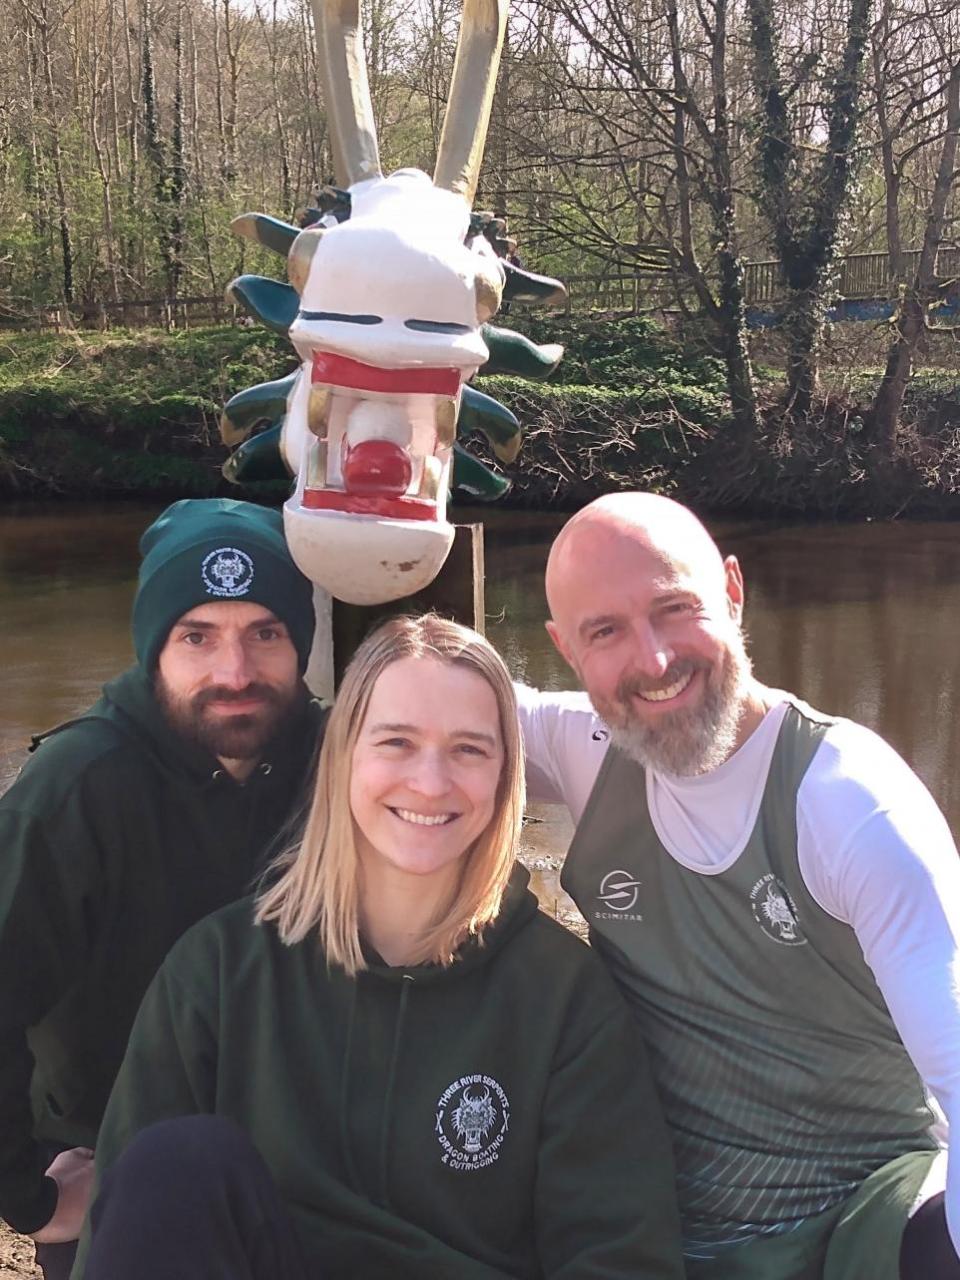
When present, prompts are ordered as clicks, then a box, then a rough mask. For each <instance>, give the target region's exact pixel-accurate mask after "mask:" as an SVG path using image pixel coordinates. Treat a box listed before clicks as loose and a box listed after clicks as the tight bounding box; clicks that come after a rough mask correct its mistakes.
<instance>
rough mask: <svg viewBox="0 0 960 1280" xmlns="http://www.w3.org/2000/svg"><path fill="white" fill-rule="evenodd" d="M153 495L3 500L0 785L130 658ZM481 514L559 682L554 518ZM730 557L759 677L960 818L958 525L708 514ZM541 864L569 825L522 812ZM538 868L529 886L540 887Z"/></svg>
mask: <svg viewBox="0 0 960 1280" xmlns="http://www.w3.org/2000/svg"><path fill="white" fill-rule="evenodd" d="M162 505H163V504H159V503H158V504H147V503H130V504H116V503H114V504H110V505H91V504H86V505H82V506H81V505H76V506H74V505H69V504H66V503H56V504H54V503H46V504H23V505H12V506H8V507H7V508H6V510H5V511H4V512H3V514H0V670H2V673H3V675H2V699H0V788H2V787H3V785H4V783H5V782H7V781H9V780H10V779H11V778H12V777H13V776H14V774H15V772H16V770H17V768H18V767H19V764H20V762H21V761H22V759H23V755H24V751H25V748H26V746H27V744H28V742H29V737H30V734H31V733H35V732H37V731H39V730H42V729H44V728H48V727H50V726H52V725H54V724H57V723H58V722H59V721H62V720H64V719H67V718H69V717H70V716H71V715H74V714H76V713H77V712H78V711H80V710H82V709H83V708H84V707H85V706H87V705H88V704H89V703H90V702H91V701H92V700H93V699H94V698H95V697H96V695H97V692H98V690H99V687H100V685H101V684H102V683H103V682H104V681H105V680H107V679H109V678H110V677H111V676H112V675H114V674H115V673H116V672H118V671H120V670H121V669H122V668H123V667H124V666H125V665H127V664H128V663H129V661H130V659H131V648H130V639H129V627H128V622H129V614H130V604H131V600H132V596H133V587H134V581H135V577H136V569H137V558H138V557H137V539H138V537H139V534H140V532H141V531H142V529H143V528H144V527H145V526H146V524H147V523H148V522H149V521H150V520H151V519H152V518H153V517H154V516H155V515H156V514H157V513H158V512H159V511H160V510H161V508H162ZM456 515H457V519H459V520H471V519H482V520H483V521H484V523H485V526H486V573H487V581H486V611H487V619H488V621H487V632H488V635H489V636H490V638H491V639H492V640H493V642H494V643H495V644H496V645H498V647H499V648H500V650H501V652H502V653H503V654H504V656H505V657H506V659H507V661H508V663H509V665H510V667H511V669H512V670H513V672H514V674H515V675H516V676H518V677H520V678H522V679H525V680H527V681H528V682H529V683H532V684H539V685H541V686H543V687H547V688H553V689H557V688H567V687H570V686H571V677H570V673H569V672H568V671H567V669H566V668H565V667H564V665H563V663H562V662H561V660H560V659H559V657H558V656H557V655H556V654H555V652H554V651H553V648H552V646H551V645H550V642H549V640H548V638H547V635H546V632H545V631H544V628H543V618H544V611H545V603H544V597H543V567H544V563H545V560H546V554H547V549H548V547H549V545H550V541H551V539H552V537H553V535H554V533H555V532H556V530H557V528H558V527H559V525H560V524H561V523H562V518H561V517H555V516H546V515H531V514H523V513H512V512H504V511H496V510H494V511H490V510H485V511H483V512H470V511H466V512H465V511H464V510H463V509H462V508H460V509H458V510H457V513H456ZM713 532H714V533H715V535H716V536H717V538H718V541H719V543H720V546H721V549H722V550H723V551H724V553H727V552H734V553H735V554H736V555H738V556H739V557H740V561H741V564H742V566H743V569H744V574H745V577H746V582H747V629H748V632H749V635H750V647H751V652H752V654H753V657H754V662H755V666H756V670H757V673H758V675H759V676H760V678H761V679H762V680H763V681H765V682H766V683H767V684H772V685H777V686H780V687H783V688H787V689H790V690H792V691H794V692H795V693H798V694H800V695H801V696H802V697H803V698H805V699H806V700H807V701H809V702H811V703H812V704H813V705H814V706H816V707H819V708H820V709H821V710H824V711H829V712H831V713H835V714H839V715H846V716H850V717H852V718H854V719H856V720H859V721H861V722H862V723H864V724H867V725H869V726H870V727H871V728H874V729H876V730H877V731H878V732H879V733H881V734H883V735H884V737H886V738H887V739H888V740H889V741H890V742H892V743H893V744H894V746H895V747H896V748H897V749H898V750H899V751H900V752H901V754H902V755H904V756H905V757H906V759H907V760H908V761H909V762H910V763H911V764H912V765H913V767H914V768H915V769H916V770H917V772H918V773H919V774H920V776H921V777H922V778H923V779H924V781H925V782H926V784H927V785H928V786H929V787H930V789H931V791H932V792H933V794H934V796H935V797H936V799H937V800H938V802H939V803H940V805H941V806H942V807H943V809H944V810H945V811H946V814H947V816H948V818H949V820H950V822H951V825H952V826H953V829H954V831H955V832H957V831H958V830H960V782H958V776H957V775H958V764H960V643H958V620H960V524H956V525H954V524H912V523H911V524H906V523H904V524H863V525H800V526H798V525H774V524H756V523H742V524H736V525H723V524H719V525H714V526H713ZM532 813H533V816H534V818H535V821H534V822H533V823H531V824H530V825H529V826H528V828H527V836H528V846H529V848H530V851H531V852H532V853H533V854H534V855H535V856H539V857H540V858H541V859H542V861H543V862H544V863H550V862H553V861H554V860H555V859H556V858H557V856H558V855H560V854H561V853H562V851H563V850H564V849H565V847H566V843H567V840H568V838H569V824H568V823H567V822H566V819H565V817H564V815H563V813H562V811H560V810H558V809H556V808H555V807H549V808H537V809H534V810H533V811H532ZM554 884H555V880H554V877H552V876H550V875H549V874H548V875H547V877H546V880H545V882H544V883H543V884H542V885H541V886H540V887H541V890H542V892H543V893H544V894H545V895H546V896H547V897H549V894H550V893H551V892H552V891H553V888H552V886H553V885H554Z"/></svg>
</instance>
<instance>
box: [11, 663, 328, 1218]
mask: <svg viewBox="0 0 960 1280" xmlns="http://www.w3.org/2000/svg"><path fill="white" fill-rule="evenodd" d="M318 725H319V714H318V709H317V708H316V706H315V705H314V704H309V705H308V706H306V707H305V708H304V710H303V712H302V714H300V715H298V717H297V719H296V722H295V724H294V725H293V726H291V727H290V728H289V729H288V730H287V731H286V732H285V734H284V735H283V737H282V740H278V742H277V743H276V744H275V747H276V749H275V750H271V751H269V752H268V753H267V754H266V755H265V757H264V760H263V761H262V762H261V763H260V764H259V765H258V767H257V769H256V770H255V771H254V773H253V774H252V775H251V777H250V778H249V779H248V780H247V781H246V782H245V783H244V784H243V785H240V784H238V783H237V782H235V781H234V780H233V779H232V778H231V777H230V775H229V774H227V773H225V771H224V770H223V769H222V768H220V767H219V765H218V762H217V761H216V759H215V758H214V757H213V756H211V755H209V754H208V753H207V752H205V751H203V750H202V749H200V748H199V747H197V746H195V745H193V744H189V743H186V742H185V741H184V740H183V739H182V738H180V737H179V736H178V735H177V734H176V733H174V732H173V731H172V730H171V729H170V728H169V727H168V725H167V723H166V721H165V720H164V719H163V716H162V714H161V711H160V708H159V706H158V704H157V702H156V700H155V698H154V696H153V691H152V687H151V684H150V682H149V680H148V679H147V677H146V676H144V675H143V673H142V672H141V671H140V669H139V668H134V669H133V670H132V671H129V672H127V673H125V674H124V675H122V676H120V677H119V678H118V679H116V680H114V681H113V682H111V683H110V684H108V685H107V686H106V687H105V689H104V692H103V697H102V698H101V699H100V701H99V702H98V703H97V704H96V705H95V706H94V707H93V708H92V709H91V710H90V711H89V712H87V713H86V714H85V715H84V716H82V717H80V718H79V719H78V720H75V721H71V722H70V723H69V724H67V725H64V726H61V727H60V728H59V729H56V730H54V731H53V732H52V733H51V734H49V735H44V737H43V739H42V740H41V742H40V744H39V747H38V749H37V750H36V751H35V753H34V755H33V756H32V758H31V759H30V760H29V762H28V763H27V765H26V766H25V767H24V769H23V771H22V773H21V775H20V777H19V778H18V780H17V781H16V782H15V783H14V784H13V786H12V787H11V788H10V790H9V791H8V792H7V793H6V795H5V796H3V797H2V798H0V1216H2V1217H4V1218H6V1220H7V1221H8V1222H9V1223H10V1225H11V1226H13V1227H14V1228H16V1229H18V1230H20V1231H25V1232H30V1231H35V1230H37V1229H38V1228H39V1227H40V1226H42V1225H43V1224H44V1223H45V1222H46V1221H47V1219H48V1218H49V1217H50V1215H51V1213H52V1212H53V1208H54V1204H55V1200H56V1188H55V1186H54V1184H53V1183H52V1182H51V1181H50V1180H49V1179H44V1178H43V1169H44V1168H45V1165H46V1155H45V1151H44V1147H43V1146H42V1145H41V1143H42V1142H54V1143H58V1144H61V1145H71V1146H72V1145H87V1146H93V1145H94V1141H95V1139H96V1134H97V1128H98V1126H99V1123H100V1119H101V1117H102V1114H103V1108H104V1106H105V1105H106V1100H107V1096H108V1094H109V1092H110V1088H111V1086H112V1084H113V1080H114V1077H115V1075H116V1072H117V1069H118V1067H119V1065H120V1062H121V1059H122V1057H123V1052H124V1049H125V1047H126V1042H127V1035H128V1033H129V1030H130V1026H131V1024H132V1022H133V1018H134V1015H135V1013H136V1011H137V1006H138V1005H139V1003H140V999H141V997H142V995H143V993H144V991H145V990H146V988H147V986H148V984H149V982H150V980H151V979H152V977H153V975H154V974H155V973H156V971H157V968H158V967H159V965H160V962H161V961H162V960H163V957H164V956H165V955H166V953H167V951H168V950H169V948H170V947H171V945H172V944H173V943H174V942H175V941H176V939H177V938H179V937H180V935H181V934H182V933H183V932H184V931H185V930H186V929H187V928H189V926H190V925H192V924H194V923H195V922H196V921H197V920H199V919H200V918H201V917H202V916H204V915H206V914H208V913H209V912H210V911H213V910H216V909H217V908H218V907H222V906H223V905H224V904H225V903H227V902H232V901H233V900H235V899H236V898H238V897H240V896H242V895H243V894H245V893H248V892H249V891H250V888H251V884H252V880H253V878H254V876H255V875H256V873H257V872H258V870H259V869H260V868H261V867H262V866H263V864H264V861H265V858H266V855H267V853H268V851H269V850H270V848H271V846H272V845H273V843H274V841H275V839H276V837H277V836H278V833H279V832H280V831H281V829H282V828H283V827H284V825H285V823H286V821H287V819H288V818H289V817H290V815H291V811H292V810H294V809H296V808H298V807H299V804H300V802H301V799H302V794H303V785H304V780H305V777H306V775H307V773H308V771H309V769H310V765H311V761H312V759H313V755H314V751H315V746H316V739H317V734H318ZM28 1029H29V1030H28ZM31 1092H32V1095H33V1105H32V1107H31Z"/></svg>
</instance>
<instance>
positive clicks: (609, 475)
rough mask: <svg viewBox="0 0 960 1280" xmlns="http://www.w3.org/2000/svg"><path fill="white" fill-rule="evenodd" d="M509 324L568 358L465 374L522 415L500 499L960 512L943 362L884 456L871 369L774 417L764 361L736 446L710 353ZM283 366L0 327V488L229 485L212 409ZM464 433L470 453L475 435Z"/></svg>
mask: <svg viewBox="0 0 960 1280" xmlns="http://www.w3.org/2000/svg"><path fill="white" fill-rule="evenodd" d="M522 328H523V329H524V331H525V332H527V333H528V334H529V335H530V336H531V337H533V338H535V339H537V340H540V341H547V340H550V341H561V342H564V343H565V344H566V347H567V354H566V356H565V358H564V361H563V363H562V364H561V366H560V368H559V370H558V371H557V373H556V374H555V375H554V377H553V378H552V379H551V380H550V382H549V383H546V384H532V383H528V382H523V381H521V380H519V379H515V378H505V377H498V378H485V379H483V380H482V382H481V384H480V385H481V386H482V387H483V389H484V390H486V391H487V392H488V393H490V394H491V395H494V396H496V397H497V398H498V399H500V400H502V401H504V403H506V404H508V405H509V406H510V407H511V408H512V409H513V410H514V412H515V413H517V415H518V416H519V418H520V419H521V421H522V423H523V424H524V428H525V433H526V435H525V441H524V447H523V450H522V451H521V454H520V457H519V459H518V461H517V464H516V466H515V467H513V468H511V469H510V470H511V476H512V478H513V480H514V490H513V493H512V494H511V496H510V498H509V499H508V502H509V504H510V505H515V506H524V507H530V508H538V509H544V508H551V507H554V508H572V507H576V506H579V505H581V504H582V503H583V502H585V501H588V500H589V499H591V498H593V497H596V496H597V495H598V494H600V493H604V492H609V491H611V490H614V489H621V488H627V487H647V488H653V489H657V490H659V491H660V492H663V493H669V494H672V495H674V496H677V497H681V498H684V499H687V500H691V501H696V502H697V503H698V504H699V505H700V506H702V507H704V508H706V509H709V510H713V511H737V512H744V513H746V512H749V513H753V514H774V513H785V512H789V513H791V514H807V515H829V516H865V515H873V516H891V515H896V514H901V513H904V512H908V513H911V514H923V515H934V514H939V515H954V514H960V385H958V379H957V378H955V377H953V376H952V375H947V374H944V373H943V372H940V373H934V374H930V375H923V374H921V375H919V376H918V377H917V378H915V380H914V382H913V384H912V386H911V393H910V400H909V402H908V419H909V420H908V421H907V423H906V425H905V427H904V430H903V431H902V433H901V437H900V440H899V444H898V449H897V452H896V454H895V455H894V456H893V457H885V456H884V455H882V454H881V453H880V452H879V451H878V450H876V449H875V448H874V447H873V446H872V445H871V443H870V442H869V440H868V439H867V438H866V433H865V432H864V430H863V427H862V418H861V413H860V410H859V409H858V402H859V403H863V404H866V403H868V401H869V397H870V394H871V391H872V389H873V386H874V385H875V380H876V378H877V377H878V376H879V371H871V370H861V371H860V372H859V374H858V379H857V383H856V387H855V389H854V390H853V391H852V392H848V393H847V394H846V395H845V396H844V397H843V398H840V397H835V398H833V399H830V400H828V401H827V402H826V403H825V404H824V406H823V411H822V413H821V415H820V416H818V417H817V419H816V420H815V421H811V422H810V423H808V424H807V425H806V426H805V427H803V428H802V429H798V428H797V427H796V426H795V424H794V425H791V426H790V427H789V430H788V427H787V425H786V424H785V423H784V422H783V420H782V419H781V418H780V416H779V415H778V413H777V411H776V408H775V404H774V393H775V390H776V389H777V386H778V384H777V382H776V375H771V376H770V381H769V383H768V384H767V385H768V387H769V394H768V399H769V404H768V406H767V408H766V411H765V415H764V416H765V428H764V432H763V433H762V435H761V437H760V438H759V439H757V440H752V441H748V442H740V443H737V442H736V441H735V439H734V436H733V433H732V431H731V428H730V422H729V417H728V404H727V398H726V391H725V385H724V379H723V372H722V368H721V366H720V364H719V362H718V361H717V360H715V359H712V358H710V357H705V356H702V355H691V354H690V353H689V352H688V351H684V349H683V348H682V347H681V346H680V344H679V343H677V342H676V341H674V340H673V339H671V338H670V337H669V336H668V335H667V334H665V333H664V332H663V330H662V329H660V328H658V327H657V326H656V325H654V324H653V323H652V322H651V321H649V320H645V319H636V318H634V319H625V320H614V319H590V320H584V319H583V318H578V317H562V318H548V319H533V318H530V319H528V318H525V319H524V321H523V324H522ZM292 365H293V357H292V355H291V352H290V348H289V346H288V344H287V343H286V342H284V341H283V340H281V339H279V338H275V337H273V336H272V335H271V334H269V333H265V332H263V331H262V330H254V329H243V328H238V327H226V326H225V327H220V328H208V329H193V330H187V331H180V332H175V333H166V332H158V331H134V332H126V331H115V332H112V333H108V334H95V335H91V334H59V335H52V334H43V335H37V334H18V335H12V336H9V337H7V338H6V339H5V340H3V341H2V342H0V492H3V493H5V494H6V495H11V494H21V495H27V494H30V495H42V494H51V495H53V494H63V495H70V496H73V497H78V496H97V497H103V496H110V495H121V494H122V495H131V494H136V495H148V494H149V495H151V496H163V497H177V496H185V495H206V494H213V493H232V494H238V490H237V489H235V488H233V487H232V486H229V485H227V484H226V482H225V481H223V479H222V478H221V476H220V465H221V463H222V461H223V459H224V456H225V450H224V448H223V446H222V445H221V443H220V439H219V433H218V427H217V423H218V419H219V414H220V409H221V406H222V405H223V403H224V402H225V401H226V400H227V399H228V398H229V397H230V396H231V395H232V394H234V393H235V392H236V391H238V390H241V389H242V388H243V387H246V386H249V385H252V384H253V383H256V382H261V381H264V380H265V379H270V378H276V377H279V376H281V375H282V374H284V373H285V372H287V371H288V370H289V369H290V368H291V367H292ZM471 447H472V448H475V449H476V451H477V452H478V453H480V454H483V453H484V449H485V444H484V442H482V441H478V442H474V444H472V445H471ZM283 490H284V486H282V485H281V486H274V491H275V492H277V493H278V494H280V493H282V492H283ZM254 491H255V490H252V489H251V490H247V491H246V492H247V493H251V492H254ZM260 491H261V492H262V489H261V490H260Z"/></svg>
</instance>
